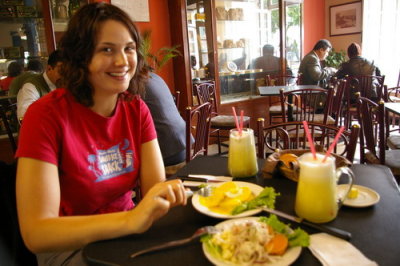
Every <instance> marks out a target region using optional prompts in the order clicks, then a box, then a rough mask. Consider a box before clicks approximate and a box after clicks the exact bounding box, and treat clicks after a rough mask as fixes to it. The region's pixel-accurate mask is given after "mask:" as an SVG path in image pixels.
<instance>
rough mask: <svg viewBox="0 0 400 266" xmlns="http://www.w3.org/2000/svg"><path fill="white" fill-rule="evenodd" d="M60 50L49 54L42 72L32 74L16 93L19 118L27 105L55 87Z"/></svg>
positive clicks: (59, 63)
mask: <svg viewBox="0 0 400 266" xmlns="http://www.w3.org/2000/svg"><path fill="white" fill-rule="evenodd" d="M61 64H62V57H61V51H59V50H55V51H54V52H52V53H51V54H50V55H49V59H48V60H47V66H46V71H45V72H44V73H43V74H32V75H30V76H29V77H28V78H27V79H26V80H25V83H24V84H23V85H22V88H21V89H20V90H19V92H18V94H17V116H18V119H19V120H22V118H23V117H24V115H25V112H26V110H27V109H28V107H29V106H30V105H31V104H32V103H33V102H35V101H37V100H38V99H39V98H40V97H43V96H44V95H46V94H47V93H49V92H51V91H53V90H55V89H56V87H57V85H59V84H57V83H58V82H60V79H61V76H60V67H61Z"/></svg>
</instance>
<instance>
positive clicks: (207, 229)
mask: <svg viewBox="0 0 400 266" xmlns="http://www.w3.org/2000/svg"><path fill="white" fill-rule="evenodd" d="M217 232H218V229H217V228H215V227H214V226H203V227H201V228H199V229H197V230H196V232H194V234H193V235H192V236H190V237H187V238H183V239H180V240H173V241H169V242H166V243H163V244H160V245H157V246H154V247H151V248H147V249H143V250H141V251H138V252H135V253H133V254H131V256H130V257H131V258H135V257H137V256H139V255H142V254H145V253H149V252H153V251H157V250H162V249H166V248H171V247H176V246H181V245H184V244H186V243H189V242H191V241H193V240H195V239H196V238H198V237H200V236H202V235H204V234H215V233H217Z"/></svg>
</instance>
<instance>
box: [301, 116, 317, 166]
mask: <svg viewBox="0 0 400 266" xmlns="http://www.w3.org/2000/svg"><path fill="white" fill-rule="evenodd" d="M303 125H304V131H305V132H306V136H307V140H308V144H310V149H311V152H312V154H313V157H314V160H316V159H317V154H316V152H315V147H314V141H313V139H312V138H311V133H310V131H309V130H308V123H307V121H303Z"/></svg>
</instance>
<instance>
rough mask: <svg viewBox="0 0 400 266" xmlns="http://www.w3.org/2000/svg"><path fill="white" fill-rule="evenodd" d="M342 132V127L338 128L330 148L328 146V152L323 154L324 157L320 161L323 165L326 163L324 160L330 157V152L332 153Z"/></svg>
mask: <svg viewBox="0 0 400 266" xmlns="http://www.w3.org/2000/svg"><path fill="white" fill-rule="evenodd" d="M343 131H344V127H343V126H342V127H340V129H339V131H338V133H337V134H336V136H335V138H334V140H333V142H332V144H331V146H329V149H328V151H327V152H326V153H325V157H324V159H323V160H322V162H323V163H324V162H325V161H326V159H327V158H328V157H329V155H331V152H332V151H333V148H334V147H335V145H336V143H337V142H338V140H339V138H340V135H341V134H342V133H343Z"/></svg>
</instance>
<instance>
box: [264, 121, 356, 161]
mask: <svg viewBox="0 0 400 266" xmlns="http://www.w3.org/2000/svg"><path fill="white" fill-rule="evenodd" d="M308 129H309V131H310V133H311V136H312V139H313V140H314V144H315V145H318V146H319V147H320V148H323V149H324V150H328V148H329V146H330V145H331V144H332V142H333V140H334V138H335V136H336V134H337V133H338V132H339V130H340V127H336V126H332V125H326V124H322V123H315V122H308ZM359 131H360V126H358V125H353V127H352V128H351V130H344V131H343V133H342V134H341V135H340V137H339V140H338V144H337V145H336V147H335V149H334V150H333V152H334V153H336V154H338V155H341V156H345V157H346V158H347V159H348V160H349V161H350V162H353V159H354V154H355V150H356V147H357V139H358V135H359ZM257 134H258V135H257V138H258V139H257V140H258V144H257V145H258V146H257V149H258V157H260V158H263V159H264V158H265V155H266V154H267V153H272V152H274V151H275V150H276V149H280V150H286V149H310V147H309V143H308V140H307V136H306V134H304V125H303V122H302V121H294V122H286V123H281V124H273V125H269V126H267V127H265V126H264V119H258V121H257Z"/></svg>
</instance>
